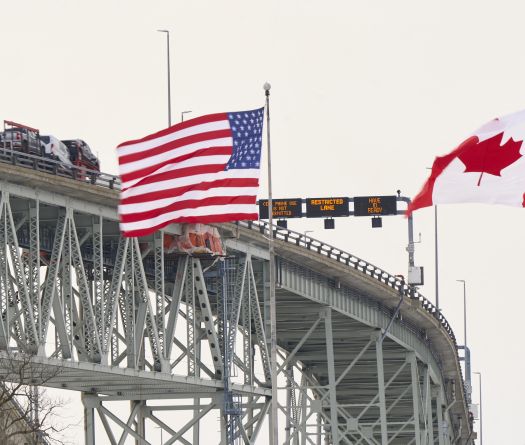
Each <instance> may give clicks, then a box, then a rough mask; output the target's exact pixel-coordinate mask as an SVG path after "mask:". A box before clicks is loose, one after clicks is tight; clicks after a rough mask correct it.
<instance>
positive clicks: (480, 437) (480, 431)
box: [474, 371, 483, 445]
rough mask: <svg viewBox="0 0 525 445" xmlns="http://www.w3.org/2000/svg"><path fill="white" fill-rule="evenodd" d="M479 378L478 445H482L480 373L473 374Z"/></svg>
mask: <svg viewBox="0 0 525 445" xmlns="http://www.w3.org/2000/svg"><path fill="white" fill-rule="evenodd" d="M474 374H477V375H478V376H479V444H480V445H483V400H482V398H481V372H475V371H474Z"/></svg>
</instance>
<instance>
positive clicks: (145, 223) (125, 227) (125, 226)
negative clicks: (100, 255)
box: [120, 204, 258, 232]
mask: <svg viewBox="0 0 525 445" xmlns="http://www.w3.org/2000/svg"><path fill="white" fill-rule="evenodd" d="M257 212H258V207H257V205H255V204H222V205H212V206H203V207H197V208H189V209H182V210H177V211H174V212H169V213H164V214H162V215H159V216H157V217H155V218H151V219H147V220H142V221H136V222H131V223H120V229H121V230H122V231H124V232H130V231H133V230H141V229H144V228H145V227H155V226H157V225H159V224H163V223H166V222H169V221H171V220H174V219H177V218H183V217H195V216H211V215H213V216H215V215H227V214H235V213H257Z"/></svg>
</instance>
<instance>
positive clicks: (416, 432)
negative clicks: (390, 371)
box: [407, 352, 421, 445]
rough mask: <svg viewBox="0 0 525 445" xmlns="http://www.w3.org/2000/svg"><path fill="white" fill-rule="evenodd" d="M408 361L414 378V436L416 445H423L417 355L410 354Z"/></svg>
mask: <svg viewBox="0 0 525 445" xmlns="http://www.w3.org/2000/svg"><path fill="white" fill-rule="evenodd" d="M407 359H408V361H409V362H410V375H411V377H412V406H413V410H414V435H415V439H416V445H421V428H420V421H419V376H418V372H417V358H416V354H415V353H413V352H409V353H408V354H407Z"/></svg>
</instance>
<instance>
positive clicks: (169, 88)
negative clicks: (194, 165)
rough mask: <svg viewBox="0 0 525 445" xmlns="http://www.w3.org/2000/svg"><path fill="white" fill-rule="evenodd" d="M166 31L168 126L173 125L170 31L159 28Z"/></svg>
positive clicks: (159, 30) (160, 30)
mask: <svg viewBox="0 0 525 445" xmlns="http://www.w3.org/2000/svg"><path fill="white" fill-rule="evenodd" d="M157 31H158V32H164V33H166V48H167V56H168V126H169V127H171V75H170V32H169V31H168V30H167V29H157Z"/></svg>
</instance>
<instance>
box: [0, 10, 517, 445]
mask: <svg viewBox="0 0 525 445" xmlns="http://www.w3.org/2000/svg"><path fill="white" fill-rule="evenodd" d="M2 3H3V4H2V10H1V11H2V12H1V16H2V20H1V24H0V42H2V52H1V56H0V120H3V119H9V120H14V121H18V122H22V123H25V124H27V125H30V126H33V127H36V128H39V129H40V130H41V132H42V134H53V135H55V136H57V137H59V138H60V139H68V138H76V137H78V138H82V139H84V140H86V141H87V142H88V143H89V144H90V145H91V147H92V149H93V150H94V151H95V152H98V154H99V156H100V158H101V161H102V170H103V171H106V172H116V155H115V146H116V145H117V144H118V143H120V142H123V141H125V140H128V139H132V138H137V137H142V136H145V135H146V134H148V133H150V132H153V131H157V130H159V129H161V128H164V126H165V125H166V123H167V103H166V46H165V35H164V34H160V33H157V32H156V30H157V29H162V28H165V29H169V30H170V31H171V33H172V34H171V35H172V40H171V49H172V52H171V56H172V65H171V66H172V104H173V107H172V108H173V120H174V121H177V120H179V119H180V112H181V111H183V110H193V115H194V116H198V115H202V114H206V113H209V112H218V111H236V110H242V109H250V108H254V107H259V106H262V105H263V102H264V93H263V90H262V85H263V83H264V82H265V81H269V82H271V84H272V99H271V100H272V103H271V113H272V114H271V117H272V162H273V166H274V168H273V179H274V197H276V198H286V197H323V196H328V195H333V196H360V195H370V194H385V195H386V194H394V193H395V191H396V190H397V189H401V191H402V194H403V195H405V196H411V197H413V196H414V195H415V194H416V193H417V192H418V191H419V188H420V187H421V185H422V184H423V182H424V179H425V178H426V176H427V175H428V170H426V168H427V167H430V166H431V165H432V161H433V159H434V156H436V155H441V154H444V153H447V152H449V151H451V150H452V149H453V148H455V146H456V145H457V144H459V143H460V142H461V141H462V140H463V138H464V137H465V136H467V135H468V134H470V133H471V132H473V131H474V130H475V129H477V128H478V127H479V126H480V125H481V124H483V123H485V122H486V121H488V120H489V119H491V118H493V117H495V116H498V115H503V114H507V113H510V112H513V111H517V110H519V109H522V108H525V87H524V85H525V83H524V79H525V56H523V54H524V51H523V45H524V43H523V42H524V38H523V16H524V12H525V5H524V4H523V3H522V2H519V1H509V0H503V1H499V2H493V1H490V2H489V1H479V0H478V1H472V0H467V1H465V0H464V1H462V2H458V1H453V0H442V1H439V2H438V1H434V2H422V1H416V0H413V1H407V0H398V1H395V2H393V1H390V0H376V1H368V2H357V1H348V0H344V1H343V0H341V1H336V0H331V1H319V0H318V1H313V0H288V1H286V2H285V1H278V0H266V1H264V2H262V1H259V2H256V1H240V0H239V1H217V0H203V1H194V2H190V1H184V2H183V1H152V2H144V1H125V2H124V1H109V2H108V1H105V2H102V1H91V2H79V1H65V0H62V1H37V0H27V1H19V2H14V1H11V2H7V1H4V2H2ZM190 116H191V115H190ZM265 175H266V170H263V174H262V176H263V177H265ZM263 186H265V181H263ZM264 195H266V192H265V193H264ZM524 223H525V212H524V211H523V210H521V209H517V208H506V207H500V206H483V205H451V206H442V207H440V209H439V263H440V272H439V275H440V283H439V285H440V302H441V306H442V308H443V312H444V314H445V316H446V317H447V318H448V320H449V321H450V322H451V323H452V326H453V327H454V328H455V332H456V336H457V338H458V340H459V342H460V343H461V342H462V341H463V302H462V296H463V293H462V285H461V284H460V283H457V282H456V281H455V280H456V279H464V280H466V282H467V297H468V306H469V307H468V340H469V344H470V347H471V350H472V360H473V366H472V367H473V370H475V371H481V372H482V373H483V383H484V386H483V397H484V404H483V409H484V413H483V414H484V435H485V440H486V443H489V444H491V443H494V444H496V443H498V444H516V443H518V442H519V443H525V442H524V439H522V438H520V439H518V437H522V430H523V428H522V425H521V422H522V413H523V400H524V399H525V383H524V380H523V375H524V371H525V359H524V358H523V354H522V353H521V352H522V344H521V343H522V342H521V340H522V339H523V328H522V321H523V318H524V315H525V302H524V298H523V294H524V291H523V272H522V271H523V266H524V263H525V260H524V255H523V252H524V251H525V236H524V234H523V232H524V231H523V225H524ZM415 224H416V227H415V230H416V233H418V232H421V234H422V242H421V244H417V247H416V263H417V264H418V265H421V266H424V267H425V277H426V285H425V286H423V287H422V288H421V291H422V292H423V294H425V295H426V296H427V297H428V298H429V299H431V300H434V295H435V287H434V283H435V281H434V280H435V274H434V228H433V211H432V209H424V210H420V211H418V212H416V214H415ZM383 226H384V227H383V229H374V230H372V229H371V228H370V221H369V220H368V219H366V218H365V219H357V218H345V219H338V220H337V222H336V229H335V230H334V231H324V230H322V221H321V220H308V221H307V220H302V221H291V222H290V224H289V227H290V228H292V229H294V230H298V231H304V230H314V231H315V232H314V233H312V234H310V235H312V236H314V237H317V238H320V239H322V240H324V241H327V242H329V243H331V244H334V245H335V246H337V247H340V248H343V249H346V250H348V251H350V252H352V253H354V254H355V255H358V256H360V257H362V258H364V259H366V260H368V261H370V262H372V263H374V264H376V265H378V266H380V267H382V268H384V269H385V270H387V271H389V272H391V273H394V274H398V273H401V274H406V268H407V255H406V252H405V250H404V248H405V246H406V221H405V220H404V219H403V218H401V217H388V218H384V219H383ZM474 383H475V388H474V389H475V391H474V401H475V402H476V401H477V400H478V393H477V379H475V380H474ZM79 431H81V429H80V430H79ZM80 434H81V433H79V437H80ZM81 442H82V441H81V440H79V443H81Z"/></svg>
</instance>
